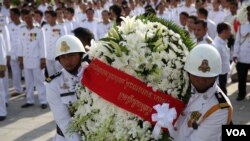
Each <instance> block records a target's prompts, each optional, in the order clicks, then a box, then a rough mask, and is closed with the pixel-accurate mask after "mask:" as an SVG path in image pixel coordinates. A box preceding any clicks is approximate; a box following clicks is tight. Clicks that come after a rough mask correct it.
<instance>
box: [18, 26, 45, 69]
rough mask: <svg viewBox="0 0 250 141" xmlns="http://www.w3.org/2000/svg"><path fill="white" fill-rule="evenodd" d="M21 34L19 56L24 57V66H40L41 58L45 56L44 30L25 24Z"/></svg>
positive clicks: (30, 67)
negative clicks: (28, 26) (29, 27)
mask: <svg viewBox="0 0 250 141" xmlns="http://www.w3.org/2000/svg"><path fill="white" fill-rule="evenodd" d="M19 36H20V38H19V43H20V48H18V56H21V57H23V65H24V68H28V69H34V68H39V67H40V59H41V58H45V49H44V45H43V36H42V30H41V29H40V28H38V27H33V28H32V29H28V28H27V27H26V26H25V27H23V28H21V30H20V35H19Z"/></svg>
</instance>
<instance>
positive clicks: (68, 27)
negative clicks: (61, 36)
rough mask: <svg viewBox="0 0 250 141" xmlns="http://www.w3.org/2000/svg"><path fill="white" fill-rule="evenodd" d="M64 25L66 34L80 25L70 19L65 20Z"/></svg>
mask: <svg viewBox="0 0 250 141" xmlns="http://www.w3.org/2000/svg"><path fill="white" fill-rule="evenodd" d="M64 27H65V28H66V34H73V33H72V31H73V30H74V29H76V28H78V27H80V26H79V23H78V22H76V21H74V20H72V21H65V22H64Z"/></svg>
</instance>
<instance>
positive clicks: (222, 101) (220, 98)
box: [215, 91, 230, 109]
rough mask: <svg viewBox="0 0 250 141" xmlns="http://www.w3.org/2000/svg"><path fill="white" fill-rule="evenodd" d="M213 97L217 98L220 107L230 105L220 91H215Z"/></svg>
mask: <svg viewBox="0 0 250 141" xmlns="http://www.w3.org/2000/svg"><path fill="white" fill-rule="evenodd" d="M215 97H216V98H217V100H218V102H219V106H220V108H221V109H224V108H229V107H230V105H229V104H228V102H227V100H226V98H225V97H224V95H223V94H222V92H220V91H217V92H216V93H215Z"/></svg>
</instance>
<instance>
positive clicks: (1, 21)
mask: <svg viewBox="0 0 250 141" xmlns="http://www.w3.org/2000/svg"><path fill="white" fill-rule="evenodd" d="M6 24H7V21H6V18H4V17H2V16H1V17H0V34H2V36H3V42H4V43H3V44H4V45H3V47H4V50H5V52H6V53H7V54H8V52H9V50H10V35H9V31H8V28H7V26H6ZM7 66H8V63H7ZM6 69H8V67H7V68H6ZM2 79H3V85H4V86H3V88H4V95H5V102H6V103H8V101H9V93H8V87H9V85H8V70H6V71H5V76H4V77H3V78H2Z"/></svg>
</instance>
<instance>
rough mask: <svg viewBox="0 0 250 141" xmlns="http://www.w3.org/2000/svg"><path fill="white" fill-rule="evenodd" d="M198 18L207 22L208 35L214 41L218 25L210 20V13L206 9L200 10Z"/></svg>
mask: <svg viewBox="0 0 250 141" xmlns="http://www.w3.org/2000/svg"><path fill="white" fill-rule="evenodd" d="M197 16H198V18H200V19H203V20H205V21H206V22H207V29H208V30H207V33H208V35H209V36H210V37H211V38H212V39H214V38H215V36H216V34H217V32H216V24H215V22H214V21H212V20H211V19H209V18H208V11H207V10H206V9H205V8H200V9H198V10H197Z"/></svg>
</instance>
